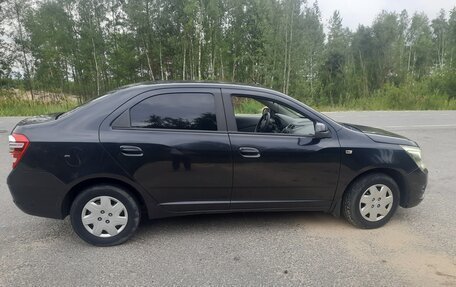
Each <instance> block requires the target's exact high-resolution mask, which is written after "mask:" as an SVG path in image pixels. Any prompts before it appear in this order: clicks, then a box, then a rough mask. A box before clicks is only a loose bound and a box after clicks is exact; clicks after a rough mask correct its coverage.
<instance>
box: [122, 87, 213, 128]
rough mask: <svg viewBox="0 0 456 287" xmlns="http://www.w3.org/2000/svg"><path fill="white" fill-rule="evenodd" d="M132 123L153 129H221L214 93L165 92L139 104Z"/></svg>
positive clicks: (133, 112)
mask: <svg viewBox="0 0 456 287" xmlns="http://www.w3.org/2000/svg"><path fill="white" fill-rule="evenodd" d="M130 120H131V126H132V127H136V128H150V129H179V130H203V131H215V130H217V119H216V113H215V100H214V96H213V95H212V94H205V93H201V94H199V93H198V94H193V93H188V94H164V95H158V96H153V97H150V98H147V99H145V100H143V101H142V102H140V103H138V104H136V105H135V106H134V107H132V108H131V110H130Z"/></svg>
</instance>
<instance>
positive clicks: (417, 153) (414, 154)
mask: <svg viewBox="0 0 456 287" xmlns="http://www.w3.org/2000/svg"><path fill="white" fill-rule="evenodd" d="M401 148H403V149H404V150H405V151H406V152H407V154H408V155H409V156H410V157H411V158H412V159H413V160H414V161H415V163H416V165H417V166H418V167H419V168H420V169H421V170H425V169H426V167H425V166H424V163H423V159H422V158H421V149H420V148H419V147H415V146H407V145H401Z"/></svg>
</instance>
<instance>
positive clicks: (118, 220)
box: [70, 185, 140, 246]
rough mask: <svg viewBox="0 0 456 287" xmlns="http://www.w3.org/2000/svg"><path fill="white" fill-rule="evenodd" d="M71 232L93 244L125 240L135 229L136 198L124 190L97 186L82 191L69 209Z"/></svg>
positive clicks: (136, 216) (114, 243) (136, 220)
mask: <svg viewBox="0 0 456 287" xmlns="http://www.w3.org/2000/svg"><path fill="white" fill-rule="evenodd" d="M70 216H71V224H72V225H73V229H74V231H75V232H76V233H77V234H78V235H79V237H81V238H82V239H83V240H85V241H86V242H88V243H90V244H93V245H96V246H112V245H117V244H121V243H123V242H125V241H126V240H128V239H129V238H130V237H131V236H132V235H133V234H134V232H135V231H136V228H137V227H138V224H139V220H140V211H139V207H138V204H137V202H136V201H135V199H134V198H133V197H132V196H131V195H130V194H129V193H128V192H127V191H125V190H124V189H122V188H120V187H117V186H111V185H96V186H92V187H89V188H87V189H85V190H84V191H82V192H81V193H80V194H79V195H78V196H77V197H76V198H75V200H74V201H73V204H72V206H71V210H70Z"/></svg>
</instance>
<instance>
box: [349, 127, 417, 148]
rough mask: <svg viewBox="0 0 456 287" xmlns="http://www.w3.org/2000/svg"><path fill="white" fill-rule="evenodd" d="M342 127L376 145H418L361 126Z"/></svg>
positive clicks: (376, 129)
mask: <svg viewBox="0 0 456 287" xmlns="http://www.w3.org/2000/svg"><path fill="white" fill-rule="evenodd" d="M342 125H344V126H346V127H348V128H352V129H356V130H358V131H360V132H363V133H364V134H366V135H367V136H368V137H369V138H371V139H372V140H373V141H375V142H378V143H387V144H399V145H411V146H418V144H417V143H416V142H414V141H412V140H410V139H408V138H406V137H404V136H401V135H398V134H395V133H392V132H389V131H386V130H382V129H379V128H374V127H368V126H362V125H354V124H346V123H343V124H342Z"/></svg>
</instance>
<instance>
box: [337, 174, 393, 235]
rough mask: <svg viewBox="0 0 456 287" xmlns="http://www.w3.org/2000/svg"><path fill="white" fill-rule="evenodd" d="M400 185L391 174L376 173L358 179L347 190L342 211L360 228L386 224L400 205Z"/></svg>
mask: <svg viewBox="0 0 456 287" xmlns="http://www.w3.org/2000/svg"><path fill="white" fill-rule="evenodd" d="M399 196H400V192H399V187H398V185H397V183H396V182H395V181H394V179H392V178H391V177H390V176H388V175H386V174H381V173H376V174H368V175H365V176H362V177H360V178H359V179H357V180H356V181H355V182H354V183H353V184H351V185H350V187H349V188H348V190H347V191H346V192H345V194H344V197H343V202H342V212H343V214H344V216H345V218H347V220H348V221H349V222H350V223H351V224H353V225H354V226H356V227H359V228H366V229H367V228H378V227H381V226H383V225H385V224H386V223H387V222H388V221H389V220H390V219H391V217H392V216H393V215H394V213H395V212H396V209H397V207H398V205H399Z"/></svg>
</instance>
